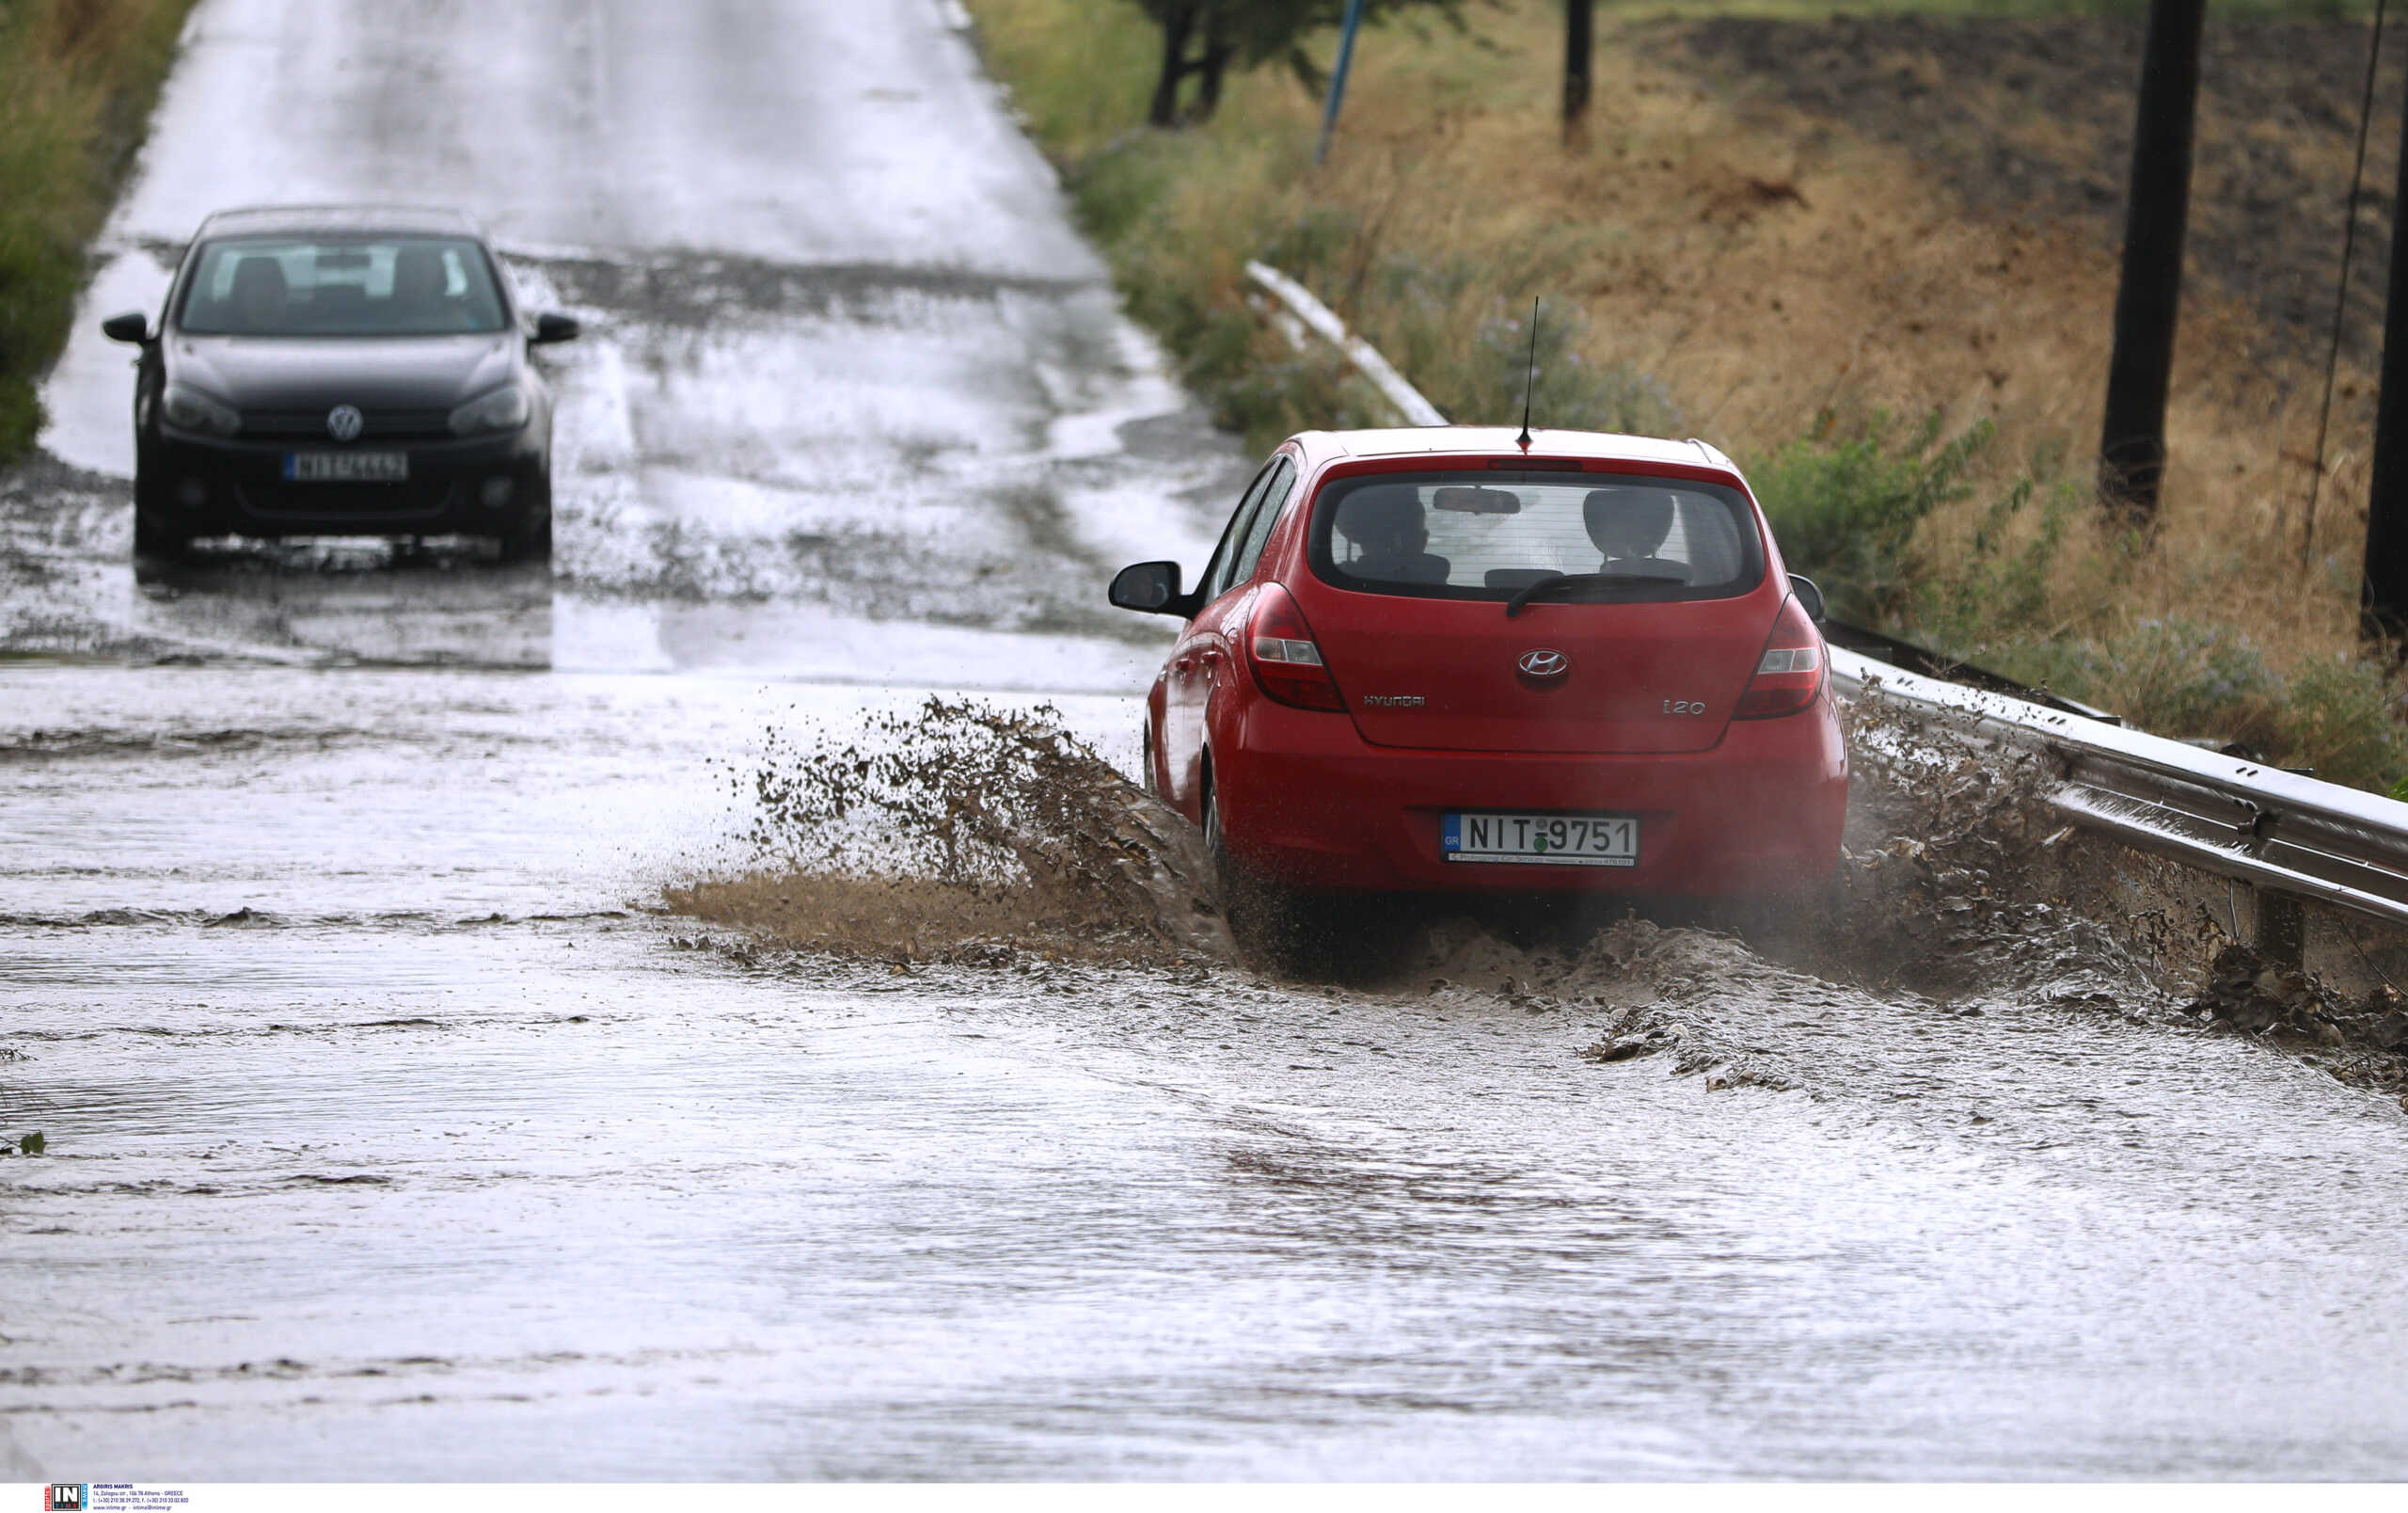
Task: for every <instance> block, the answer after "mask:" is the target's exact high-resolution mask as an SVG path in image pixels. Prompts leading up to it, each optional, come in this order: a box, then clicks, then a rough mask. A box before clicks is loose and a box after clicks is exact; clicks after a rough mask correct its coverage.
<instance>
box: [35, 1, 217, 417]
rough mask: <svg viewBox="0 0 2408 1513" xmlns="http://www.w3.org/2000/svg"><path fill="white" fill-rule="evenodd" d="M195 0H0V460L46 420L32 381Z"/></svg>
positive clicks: (52, 353) (68, 309)
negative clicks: (2, 103) (2, 107)
mask: <svg viewBox="0 0 2408 1513" xmlns="http://www.w3.org/2000/svg"><path fill="white" fill-rule="evenodd" d="M191 8H192V0H5V3H0V100H5V101H6V102H7V103H8V104H7V106H6V109H5V110H0V460H6V459H8V458H10V457H14V456H18V455H21V454H23V453H24V451H25V450H26V449H27V448H28V447H30V446H31V445H32V444H33V438H34V436H35V433H36V432H37V431H38V430H39V429H40V410H39V406H38V405H37V403H36V401H35V398H34V385H35V383H36V382H37V381H38V380H39V379H40V375H41V374H42V372H43V371H44V370H45V369H46V368H48V367H49V365H50V363H51V361H52V359H54V358H56V357H57V355H58V349H59V347H60V345H61V344H62V343H63V342H65V340H66V335H67V326H68V322H69V321H70V320H71V318H72V315H73V312H74V304H75V296H76V295H77V293H78V292H79V291H80V290H81V288H82V286H83V282H84V273H85V267H84V248H85V247H86V245H87V243H89V242H90V241H91V239H92V236H93V234H94V233H95V232H97V231H99V230H100V227H101V223H102V221H103V219H104V218H105V217H106V216H107V215H108V209H109V203H110V200H111V199H112V197H114V195H115V194H116V192H117V186H118V183H119V180H120V179H121V178H122V177H123V176H124V173H125V170H126V169H127V167H130V166H131V165H132V163H133V161H134V153H135V149H136V148H138V147H139V146H140V145H141V140H142V135H143V131H144V127H145V124H146V122H147V121H148V119H149V117H150V105H151V103H152V101H153V100H154V99H155V98H156V97H157V94H158V89H159V84H160V81H161V80H162V79H164V78H165V77H166V72H167V65H168V63H169V62H170V61H171V60H172V59H173V58H174V56H175V48H176V38H177V35H178V33H179V32H180V31H182V27H183V21H184V14H185V12H186V11H188V10H190V9H191Z"/></svg>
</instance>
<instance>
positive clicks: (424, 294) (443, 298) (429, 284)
mask: <svg viewBox="0 0 2408 1513" xmlns="http://www.w3.org/2000/svg"><path fill="white" fill-rule="evenodd" d="M450 282H451V276H450V274H449V273H448V271H447V270H446V269H445V268H444V266H443V253H442V250H441V249H440V248H437V247H403V248H402V249H401V251H400V252H399V253H398V254H396V255H395V256H394V258H393V307H394V312H395V313H396V314H397V315H399V316H401V317H402V319H404V321H406V322H408V323H409V326H410V328H411V329H413V330H420V331H465V330H467V329H468V323H467V311H464V310H463V309H462V308H461V306H460V304H459V302H458V301H456V300H454V299H452V297H451V291H450V289H449V288H448V285H449V284H450Z"/></svg>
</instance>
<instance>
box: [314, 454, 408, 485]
mask: <svg viewBox="0 0 2408 1513" xmlns="http://www.w3.org/2000/svg"><path fill="white" fill-rule="evenodd" d="M284 476H285V477H287V478H289V479H291V480H292V481H293V482H294V483H296V484H405V483H408V482H409V480H410V454H408V453H406V452H288V453H286V454H284Z"/></svg>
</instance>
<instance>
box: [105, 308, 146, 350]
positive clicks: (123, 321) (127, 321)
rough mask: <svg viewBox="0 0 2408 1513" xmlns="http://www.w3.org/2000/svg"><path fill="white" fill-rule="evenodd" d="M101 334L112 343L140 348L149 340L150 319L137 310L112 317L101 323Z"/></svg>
mask: <svg viewBox="0 0 2408 1513" xmlns="http://www.w3.org/2000/svg"><path fill="white" fill-rule="evenodd" d="M101 334H102V335H103V336H105V337H107V338H108V339H109V340H110V341H112V342H133V343H134V344H135V346H140V345H142V343H144V342H148V341H150V316H148V315H145V314H143V313H142V312H141V311H138V310H132V311H126V312H125V313H124V314H122V315H112V316H110V317H109V318H108V319H107V320H104V321H103V322H101Z"/></svg>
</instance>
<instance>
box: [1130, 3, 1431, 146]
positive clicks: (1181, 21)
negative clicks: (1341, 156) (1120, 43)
mask: <svg viewBox="0 0 2408 1513" xmlns="http://www.w3.org/2000/svg"><path fill="white" fill-rule="evenodd" d="M1135 3H1136V5H1137V7H1138V8H1139V9H1141V10H1143V11H1145V13H1146V15H1147V18H1148V19H1149V20H1150V21H1152V22H1153V24H1155V26H1156V27H1158V28H1160V29H1161V31H1162V36H1163V51H1162V65H1161V71H1160V72H1158V73H1157V74H1156V75H1155V79H1154V98H1153V104H1152V105H1151V107H1150V108H1149V109H1148V111H1147V112H1146V119H1148V120H1149V121H1150V122H1152V123H1153V124H1154V125H1156V126H1178V125H1181V124H1183V123H1186V122H1191V121H1199V120H1208V119H1211V118H1212V112H1213V111H1214V110H1215V109H1216V108H1218V106H1219V105H1220V104H1221V84H1222V81H1223V79H1224V78H1225V77H1226V76H1227V75H1228V70H1229V65H1231V64H1232V63H1235V64H1238V65H1240V66H1242V67H1250V66H1252V65H1255V64H1258V63H1268V62H1272V61H1275V60H1277V61H1282V62H1285V63H1286V64H1287V65H1288V66H1289V68H1291V70H1293V71H1294V72H1295V74H1296V77H1297V78H1298V79H1299V80H1300V81H1301V82H1302V83H1303V84H1304V86H1305V88H1307V89H1312V90H1315V91H1318V90H1319V89H1320V88H1322V86H1323V84H1324V83H1325V82H1326V81H1325V80H1324V79H1323V75H1322V72H1321V70H1320V69H1319V68H1318V67H1317V66H1316V65H1315V64H1314V63H1313V61H1312V59H1311V58H1309V57H1307V56H1306V54H1305V49H1304V43H1305V39H1306V38H1307V37H1308V36H1310V35H1311V34H1312V33H1313V32H1315V31H1318V30H1321V29H1322V28H1323V27H1326V26H1335V25H1337V24H1339V21H1340V20H1342V19H1343V18H1344V16H1345V14H1346V0H1135ZM1463 5H1464V0H1367V3H1366V4H1365V6H1364V8H1363V19H1364V20H1366V21H1376V20H1378V19H1380V18H1381V17H1383V16H1386V15H1392V14H1394V13H1396V12H1399V11H1403V10H1427V11H1432V12H1434V13H1436V14H1437V15H1439V16H1441V17H1443V18H1444V19H1445V20H1446V21H1447V22H1448V24H1450V25H1454V26H1458V27H1460V26H1461V25H1462V24H1463ZM1191 78H1193V79H1194V80H1196V88H1195V90H1194V91H1193V94H1192V96H1191V97H1190V98H1189V99H1188V101H1187V103H1186V104H1185V105H1184V106H1182V105H1181V104H1180V95H1181V93H1182V91H1183V88H1184V87H1185V85H1186V84H1187V81H1188V80H1189V79H1191Z"/></svg>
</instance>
